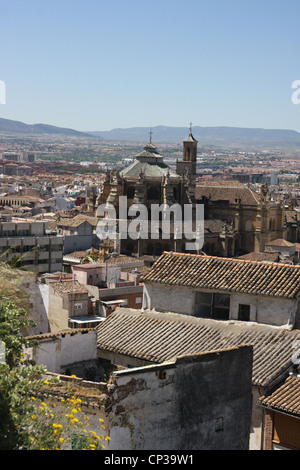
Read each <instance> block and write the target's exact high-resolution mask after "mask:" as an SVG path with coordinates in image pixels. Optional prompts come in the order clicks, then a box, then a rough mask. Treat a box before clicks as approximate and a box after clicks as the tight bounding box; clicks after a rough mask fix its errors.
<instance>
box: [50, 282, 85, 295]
mask: <svg viewBox="0 0 300 470" xmlns="http://www.w3.org/2000/svg"><path fill="white" fill-rule="evenodd" d="M50 285H51V287H52V288H53V289H54V290H55V292H58V293H59V294H66V293H72V294H86V293H88V290H87V289H86V288H85V287H84V286H83V285H82V284H80V282H78V281H69V280H67V281H61V282H51V284H50Z"/></svg>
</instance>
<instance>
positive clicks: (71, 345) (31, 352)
mask: <svg viewBox="0 0 300 470" xmlns="http://www.w3.org/2000/svg"><path fill="white" fill-rule="evenodd" d="M25 358H26V359H33V360H34V361H35V362H36V363H37V364H38V365H44V366H46V368H47V370H48V372H54V373H57V374H60V373H61V371H62V370H63V366H66V365H69V364H74V363H78V362H83V361H90V360H94V359H96V358H97V333H96V331H94V330H91V331H88V332H86V333H81V332H76V333H75V334H65V335H60V334H57V335H51V336H47V337H45V338H41V339H40V340H39V346H38V348H27V349H26V350H25Z"/></svg>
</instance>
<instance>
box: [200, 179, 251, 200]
mask: <svg viewBox="0 0 300 470" xmlns="http://www.w3.org/2000/svg"><path fill="white" fill-rule="evenodd" d="M202 197H206V198H209V199H211V201H229V203H230V204H236V200H237V199H240V200H241V203H242V204H245V205H252V206H253V205H254V206H257V205H258V204H259V203H260V196H259V194H258V193H256V192H254V191H253V190H252V189H250V188H249V187H248V186H246V185H244V184H242V183H239V182H238V181H205V182H198V183H197V186H196V199H198V200H201V199H202Z"/></svg>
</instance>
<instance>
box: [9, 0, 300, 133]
mask: <svg viewBox="0 0 300 470" xmlns="http://www.w3.org/2000/svg"><path fill="white" fill-rule="evenodd" d="M299 18H300V1H299V0H283V1H282V0H259V1H258V0H139V1H138V0H105V1H104V0H51V1H50V0H0V44H1V48H0V80H1V81H2V82H5V85H6V103H5V104H0V117H3V118H7V119H13V120H19V121H23V122H26V123H29V124H31V123H46V124H53V125H57V126H62V127H69V128H74V129H78V130H82V131H93V130H109V129H112V128H116V127H123V128H125V127H135V126H138V127H139V126H147V127H154V126H156V125H166V126H184V127H188V126H189V123H190V121H192V122H193V125H194V126H196V125H198V126H237V127H264V128H280V129H294V130H297V131H300V104H299V105H295V104H293V103H292V100H291V97H292V93H293V91H294V90H292V87H291V86H292V82H293V81H295V80H300V53H299V52H300V27H299Z"/></svg>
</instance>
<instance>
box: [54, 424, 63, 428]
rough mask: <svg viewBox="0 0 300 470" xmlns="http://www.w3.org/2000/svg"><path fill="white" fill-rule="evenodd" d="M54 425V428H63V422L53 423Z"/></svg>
mask: <svg viewBox="0 0 300 470" xmlns="http://www.w3.org/2000/svg"><path fill="white" fill-rule="evenodd" d="M52 426H53V427H54V428H62V424H56V423H53V425H52Z"/></svg>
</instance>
